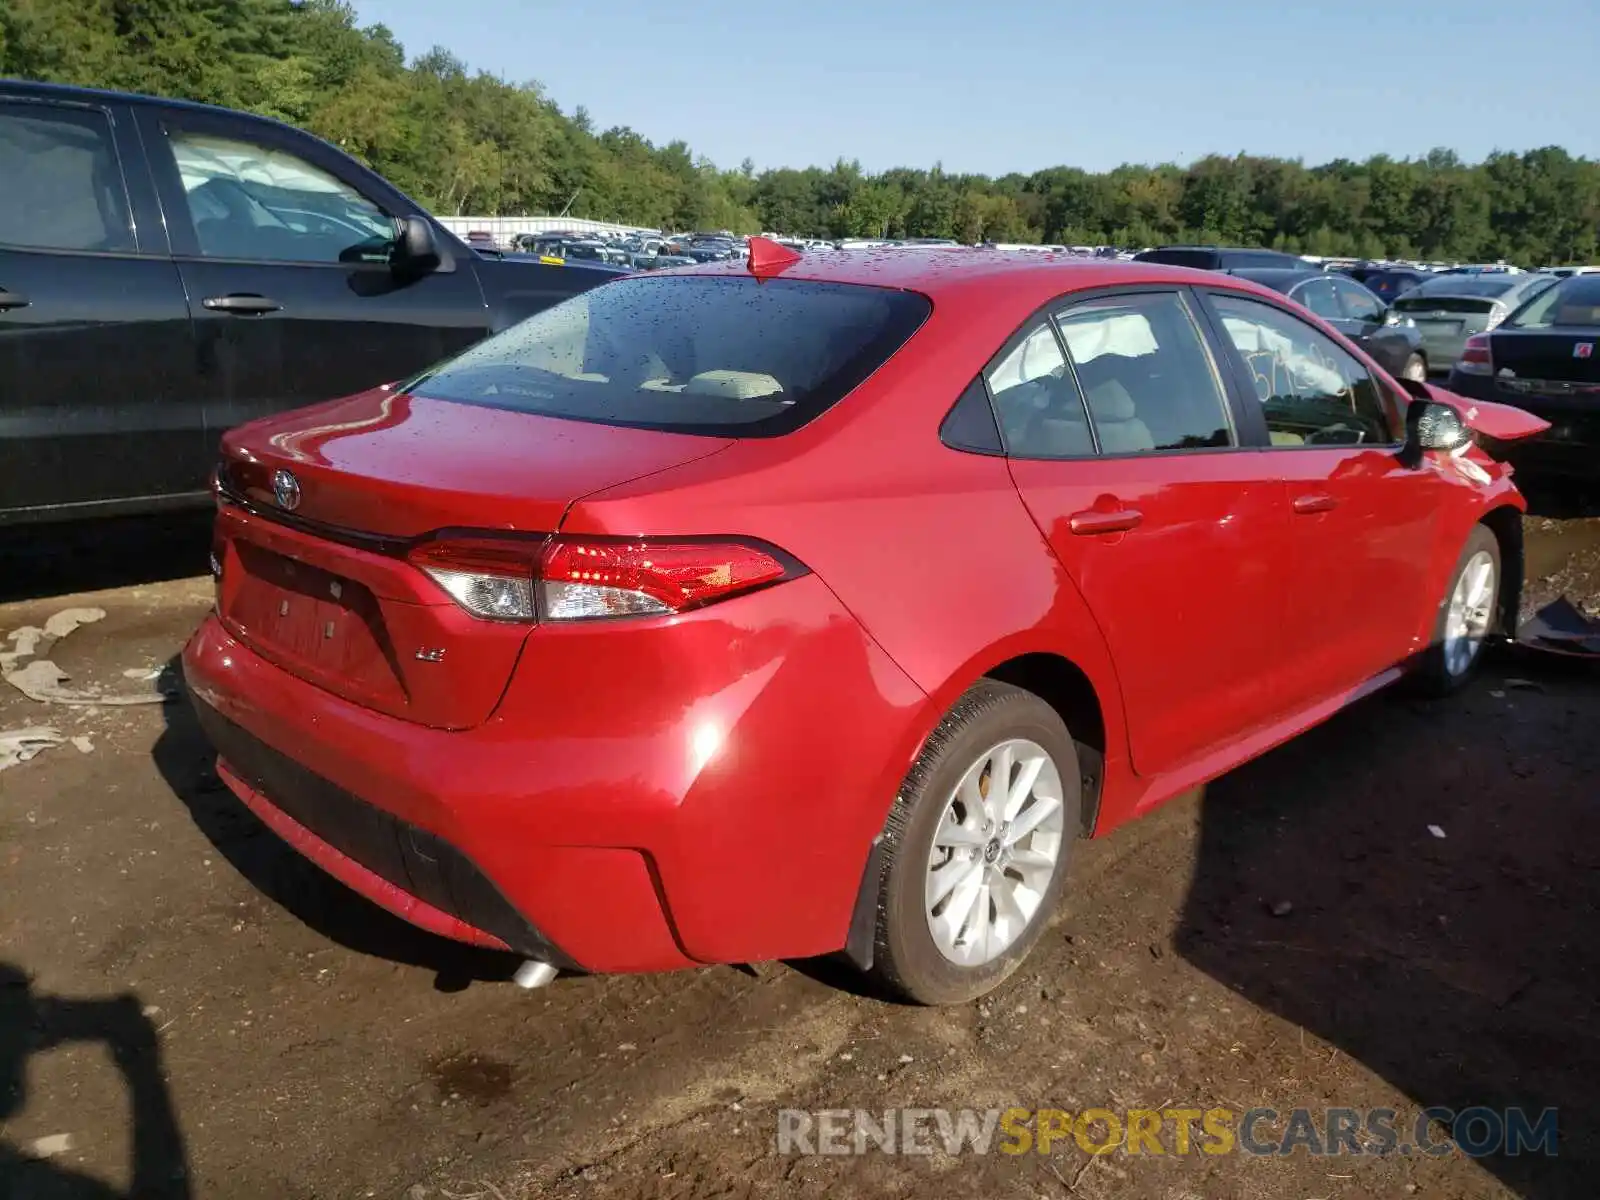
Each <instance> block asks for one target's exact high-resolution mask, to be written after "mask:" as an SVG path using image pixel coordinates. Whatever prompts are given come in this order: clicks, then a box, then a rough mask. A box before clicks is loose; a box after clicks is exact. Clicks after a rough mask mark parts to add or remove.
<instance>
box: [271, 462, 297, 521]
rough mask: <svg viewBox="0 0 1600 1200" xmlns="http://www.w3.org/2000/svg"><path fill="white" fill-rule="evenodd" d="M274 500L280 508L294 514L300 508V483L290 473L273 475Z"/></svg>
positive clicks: (277, 472) (274, 473)
mask: <svg viewBox="0 0 1600 1200" xmlns="http://www.w3.org/2000/svg"><path fill="white" fill-rule="evenodd" d="M272 498H273V499H274V500H276V501H277V502H278V507H279V508H283V509H288V510H289V511H290V512H293V511H294V510H295V509H297V508H299V507H300V481H299V480H298V479H296V478H295V477H294V476H293V475H291V474H290V473H289V472H288V471H274V472H273V473H272Z"/></svg>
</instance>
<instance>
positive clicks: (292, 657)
mask: <svg viewBox="0 0 1600 1200" xmlns="http://www.w3.org/2000/svg"><path fill="white" fill-rule="evenodd" d="M233 550H234V561H235V563H236V564H237V565H238V567H239V570H238V574H237V578H236V579H235V580H233V581H232V586H230V587H227V588H225V590H224V591H225V595H226V596H227V601H226V608H225V611H224V613H223V616H224V617H225V618H227V620H228V622H229V624H230V625H232V626H233V627H234V629H235V630H236V632H237V633H238V634H239V635H240V636H241V637H242V638H243V639H244V640H245V641H246V642H248V643H249V644H250V645H251V646H253V647H254V648H255V649H257V650H259V651H260V652H262V653H263V654H265V655H266V656H267V657H269V658H272V659H274V660H276V661H277V662H278V664H279V665H280V666H283V667H285V668H287V669H289V670H291V671H295V672H296V673H297V674H302V675H306V676H309V677H312V678H316V679H318V680H319V681H328V682H332V681H338V683H339V684H340V685H341V686H340V689H339V690H341V691H343V690H347V689H348V690H350V691H353V692H358V693H362V694H364V695H366V696H369V697H371V698H374V699H376V698H380V697H382V698H384V699H391V700H393V699H400V700H403V699H404V694H405V693H404V688H403V687H402V686H401V683H400V679H399V674H398V672H397V671H396V670H395V665H394V663H393V662H392V659H391V656H390V655H389V654H388V653H387V652H386V646H387V638H386V637H385V635H384V622H383V613H382V610H381V608H380V607H379V603H378V601H377V599H376V597H374V596H373V594H372V593H371V592H370V591H369V590H368V589H367V588H366V587H365V586H363V585H362V584H360V583H358V582H356V581H355V580H352V579H347V578H345V577H344V576H342V575H338V574H335V573H333V572H331V571H326V570H324V569H322V568H321V567H315V566H312V565H311V564H309V563H306V562H302V561H300V560H298V559H294V558H290V557H288V556H286V555H283V554H278V553H276V552H274V551H272V550H268V549H266V548H265V547H262V546H258V545H256V544H254V543H251V542H248V541H243V540H235V541H234V543H233Z"/></svg>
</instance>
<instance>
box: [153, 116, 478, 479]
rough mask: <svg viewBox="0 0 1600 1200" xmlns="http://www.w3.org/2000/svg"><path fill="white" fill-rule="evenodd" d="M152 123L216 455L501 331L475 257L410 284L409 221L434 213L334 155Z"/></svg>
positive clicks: (219, 121)
mask: <svg viewBox="0 0 1600 1200" xmlns="http://www.w3.org/2000/svg"><path fill="white" fill-rule="evenodd" d="M140 120H141V129H142V132H143V135H144V141H145V143H146V145H147V146H148V148H149V151H150V157H151V162H152V167H153V169H154V171H155V175H156V182H157V185H158V187H159V188H160V190H161V196H162V200H163V203H164V206H165V208H166V211H167V214H168V221H169V229H170V231H171V237H172V242H173V250H174V253H175V256H176V258H177V261H178V265H179V269H180V270H181V272H182V275H183V281H184V284H185V286H186V287H187V289H188V294H189V298H190V303H191V305H192V306H193V313H194V320H195V332H196V338H197V343H198V356H199V370H200V375H201V379H202V383H203V386H204V387H205V389H206V393H207V411H206V417H207V444H208V447H214V446H215V443H216V440H217V438H218V437H219V436H220V435H221V433H222V432H223V431H224V430H225V429H227V428H228V427H230V426H233V425H237V424H240V423H241V422H244V421H248V420H252V419H254V418H256V417H261V416H266V415H268V414H270V413H274V412H279V411H282V410H284V409H289V408H296V407H299V406H301V405H304V404H309V403H312V402H315V401H319V400H327V399H331V398H334V397H337V396H344V395H350V394H353V393H355V392H359V391H362V390H364V389H366V388H370V387H374V386H376V385H378V384H380V383H386V382H389V381H392V380H397V379H401V378H404V377H406V376H408V375H411V374H414V373H415V372H417V371H419V370H421V369H422V368H424V367H427V366H429V365H431V364H433V363H435V362H437V361H439V360H440V359H443V358H446V357H448V356H449V355H451V354H454V353H456V352H457V351H459V350H461V349H463V348H465V347H466V346H468V345H470V344H471V343H473V342H474V341H477V340H478V339H479V338H481V337H483V336H484V335H485V334H486V333H487V332H488V323H489V317H488V310H487V307H486V306H485V303H484V298H483V294H482V291H481V289H480V287H479V283H478V279H477V277H476V275H475V273H474V270H473V259H472V257H470V256H469V255H468V254H467V253H466V252H465V251H460V250H458V251H457V252H456V255H455V256H454V257H453V258H452V259H451V260H450V261H447V262H445V263H444V265H443V266H442V267H441V268H440V269H439V270H437V271H433V272H431V273H429V274H426V275H422V276H420V277H412V276H399V275H396V273H395V272H394V271H392V270H391V269H390V266H389V255H390V252H391V250H392V248H393V244H394V238H395V234H396V230H397V225H396V220H397V218H399V217H403V216H413V215H420V214H418V213H417V212H416V210H415V208H414V207H413V206H411V205H410V204H409V203H408V202H407V201H405V199H404V197H402V196H400V195H399V194H398V193H395V192H394V191H393V189H390V188H388V187H387V186H386V185H384V184H383V183H382V181H381V180H378V179H377V178H376V177H375V176H371V175H370V174H367V173H363V172H361V171H360V170H359V169H358V168H355V167H354V166H353V164H351V163H350V162H349V161H348V160H346V159H344V158H343V156H341V155H339V154H338V153H337V152H335V151H334V150H332V148H331V147H327V146H324V145H322V144H321V143H319V142H317V141H316V139H314V138H310V137H307V136H306V135H304V134H298V133H296V132H295V131H293V130H289V129H285V128H281V127H278V126H275V125H272V124H269V123H266V122H258V121H253V120H250V119H249V118H245V117H237V116H231V115H229V114H219V113H210V112H204V111H201V110H194V109H188V108H182V107H171V108H168V107H165V106H160V105H147V106H143V107H142V109H141V114H140ZM440 236H441V237H443V236H444V235H443V234H440Z"/></svg>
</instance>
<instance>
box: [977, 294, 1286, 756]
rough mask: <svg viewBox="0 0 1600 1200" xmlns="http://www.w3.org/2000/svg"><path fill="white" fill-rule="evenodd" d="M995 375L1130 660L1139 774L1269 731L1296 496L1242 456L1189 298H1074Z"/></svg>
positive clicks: (1014, 444) (1019, 446)
mask: <svg viewBox="0 0 1600 1200" xmlns="http://www.w3.org/2000/svg"><path fill="white" fill-rule="evenodd" d="M1063 348H1065V349H1066V351H1067V352H1068V354H1067V355H1063V353H1062V350H1063ZM987 381H988V384H989V387H990V389H991V392H992V394H993V396H994V400H995V407H996V411H997V413H998V415H999V417H1000V421H1001V427H1002V430H1003V432H1004V435H1005V441H1006V447H1007V453H1008V455H1009V458H1010V464H1011V473H1012V477H1013V478H1014V479H1015V481H1016V484H1017V488H1018V490H1019V491H1020V493H1021V495H1022V499H1023V502H1024V503H1025V504H1026V505H1027V507H1028V510H1029V512H1030V513H1031V514H1032V515H1033V518H1034V521H1035V522H1036V523H1037V525H1038V526H1039V529H1040V531H1041V532H1042V533H1043V534H1044V536H1045V537H1046V538H1047V539H1048V540H1049V543H1050V545H1051V547H1052V548H1053V549H1054V551H1055V553H1056V555H1057V557H1058V558H1059V559H1060V560H1061V562H1062V564H1063V566H1064V567H1065V568H1066V571H1067V573H1068V574H1069V575H1070V576H1071V578H1072V580H1073V582H1074V583H1075V584H1076V585H1077V587H1078V590H1079V591H1080V592H1081V593H1082V594H1083V598H1084V600H1085V602H1086V603H1087V604H1088V607H1089V609H1090V611H1091V612H1092V613H1093V614H1094V617H1095V620H1096V621H1097V623H1098V624H1099V626H1100V628H1101V630H1102V631H1103V633H1104V635H1105V638H1106V641H1107V643H1108V644H1109V646H1110V649H1111V652H1112V657H1113V658H1114V659H1115V661H1116V664H1117V674H1118V680H1119V683H1120V686H1121V689H1122V696H1123V703H1124V706H1125V709H1126V712H1127V721H1128V736H1129V742H1130V749H1131V752H1132V756H1133V763H1134V767H1135V769H1136V770H1137V771H1138V772H1139V773H1140V774H1142V775H1151V774H1157V773H1160V772H1164V771H1168V770H1171V769H1172V768H1174V767H1176V766H1179V765H1181V764H1183V763H1184V762H1186V761H1189V760H1192V759H1194V758H1196V757H1198V756H1199V755H1201V754H1203V753H1205V752H1206V751H1207V750H1209V749H1211V748H1213V747H1216V746H1217V745H1219V744H1221V743H1225V742H1227V741H1231V740H1233V739H1234V738H1237V737H1238V736H1239V735H1240V734H1242V733H1245V732H1247V731H1249V730H1251V729H1254V728H1257V727H1259V726H1261V725H1262V724H1265V723H1266V722H1268V721H1269V720H1270V719H1271V718H1272V717H1273V716H1274V715H1275V713H1276V711H1277V708H1278V696H1277V687H1276V682H1275V678H1274V673H1275V670H1276V668H1277V664H1278V657H1279V649H1280V646H1281V629H1280V626H1281V621H1282V594H1281V589H1282V586H1283V577H1282V575H1281V574H1280V572H1279V563H1280V562H1281V558H1282V555H1283V554H1284V553H1285V552H1286V550H1287V532H1288V530H1287V526H1288V521H1287V518H1286V516H1285V514H1284V508H1283V503H1282V484H1281V483H1280V482H1278V481H1277V479H1276V478H1274V477H1273V475H1272V473H1271V471H1270V470H1269V465H1268V462H1267V459H1268V456H1267V454H1266V452H1265V451H1263V450H1261V449H1254V450H1250V449H1243V448H1241V444H1240V441H1239V438H1238V435H1237V433H1236V424H1237V421H1236V416H1235V414H1234V412H1233V411H1232V407H1231V405H1230V403H1229V401H1228V399H1227V390H1226V389H1225V388H1224V386H1223V383H1222V379H1221V377H1220V374H1219V371H1218V369H1217V366H1216V365H1215V364H1214V362H1213V360H1212V356H1211V354H1210V352H1209V351H1208V349H1207V346H1206V343H1205V341H1204V339H1203V338H1202V336H1201V334H1200V332H1199V328H1198V326H1197V324H1196V320H1195V314H1194V311H1193V309H1192V307H1191V303H1190V301H1189V300H1188V299H1187V297H1186V295H1185V294H1184V293H1183V292H1182V291H1179V290H1166V291H1148V292H1130V293H1122V294H1115V295H1107V296H1100V297H1096V298H1093V299H1088V300H1079V301H1076V302H1069V303H1067V304H1065V305H1064V306H1063V307H1062V309H1061V310H1060V311H1058V312H1056V313H1054V314H1052V316H1051V317H1050V318H1049V319H1047V320H1044V321H1041V322H1039V323H1038V324H1037V325H1036V326H1035V327H1033V328H1031V329H1029V330H1025V331H1023V333H1022V334H1021V335H1020V336H1019V338H1018V339H1016V341H1015V344H1014V346H1013V347H1012V348H1011V349H1010V350H1009V351H1008V352H1007V353H1004V354H1003V355H1002V356H1001V357H1000V358H999V359H998V360H997V361H996V364H995V366H994V367H993V368H991V370H990V371H989V372H988V373H987ZM997 583H998V581H997Z"/></svg>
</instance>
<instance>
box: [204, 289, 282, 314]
mask: <svg viewBox="0 0 1600 1200" xmlns="http://www.w3.org/2000/svg"><path fill="white" fill-rule="evenodd" d="M200 303H201V304H203V305H205V306H206V307H207V308H209V309H210V310H211V311H212V312H222V313H236V314H238V315H239V316H244V317H248V316H259V315H260V314H261V313H269V312H277V311H278V310H279V309H280V308H282V307H283V305H281V304H279V303H278V302H277V301H276V300H273V299H271V298H269V297H267V296H257V295H254V294H253V293H246V292H237V293H235V294H234V295H231V296H207V297H206V298H205V299H204V300H202V301H200Z"/></svg>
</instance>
